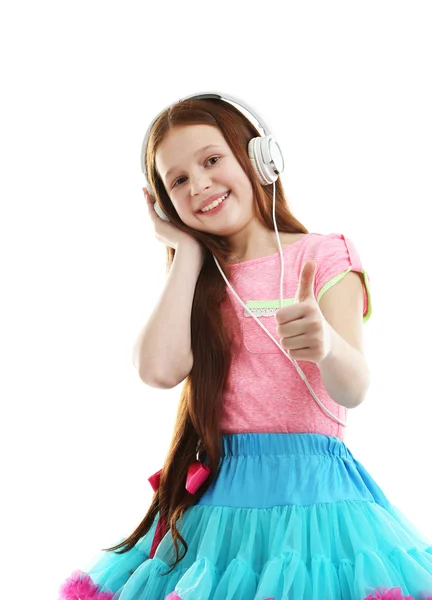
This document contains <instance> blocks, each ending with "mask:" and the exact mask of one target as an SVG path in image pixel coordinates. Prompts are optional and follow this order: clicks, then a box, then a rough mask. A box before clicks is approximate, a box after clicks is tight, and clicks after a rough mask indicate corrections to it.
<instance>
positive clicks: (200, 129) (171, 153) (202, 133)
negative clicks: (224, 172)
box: [155, 125, 228, 181]
mask: <svg viewBox="0 0 432 600" xmlns="http://www.w3.org/2000/svg"><path fill="white" fill-rule="evenodd" d="M209 145H211V146H217V147H221V148H228V145H227V143H226V141H225V138H224V137H223V135H222V132H221V131H220V129H218V128H217V127H213V126H212V125H186V126H176V127H173V129H171V130H170V131H169V132H168V134H167V135H166V136H165V138H164V139H163V141H162V142H161V143H160V144H159V146H158V148H157V150H156V155H155V162H156V169H157V170H158V172H159V174H160V176H161V177H162V179H163V180H164V181H166V179H167V178H168V177H169V175H170V174H174V171H175V170H176V169H181V168H182V166H183V165H184V166H186V164H187V161H188V160H191V159H194V158H199V154H200V152H201V151H202V150H203V149H204V148H205V147H206V146H209ZM215 149H216V148H215ZM208 150H210V148H208Z"/></svg>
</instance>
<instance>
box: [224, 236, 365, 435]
mask: <svg viewBox="0 0 432 600" xmlns="http://www.w3.org/2000/svg"><path fill="white" fill-rule="evenodd" d="M283 255H284V261H285V272H284V284H283V292H284V294H283V297H284V303H285V300H286V301H287V302H286V304H291V303H293V302H294V300H295V294H296V291H297V288H298V282H299V278H300V272H301V269H302V267H303V264H304V263H305V261H306V260H307V259H313V260H315V262H316V265H317V268H316V273H315V282H314V293H315V298H316V299H317V301H319V300H320V299H321V297H322V295H323V294H324V293H325V292H326V291H327V289H329V288H330V287H332V286H333V285H335V284H336V283H337V282H338V281H339V280H340V279H341V278H342V277H344V275H345V274H346V273H348V272H349V271H357V272H359V273H361V274H362V283H363V295H364V311H363V322H364V323H365V322H366V321H367V320H368V319H369V317H370V315H371V312H372V307H371V302H370V292H369V278H368V275H367V273H366V272H365V271H364V270H363V268H362V264H361V261H360V257H359V255H358V253H357V251H356V249H355V247H354V244H353V243H352V242H351V240H349V239H348V238H346V237H344V236H343V235H342V234H340V233H330V234H319V233H308V234H306V235H304V236H303V237H302V238H300V240H298V241H297V242H294V243H293V244H291V245H289V246H287V247H286V248H283ZM280 269H281V260H280V254H279V252H278V251H277V252H276V253H274V254H272V255H270V256H264V257H262V258H257V259H254V260H249V261H246V262H242V263H239V264H235V265H231V267H230V271H229V273H228V281H229V282H230V283H231V285H232V287H233V288H234V290H235V292H236V293H237V294H238V296H239V297H240V298H241V300H242V301H243V302H244V303H245V304H246V306H248V307H249V308H251V309H252V310H253V312H254V314H255V316H257V317H258V318H259V319H260V321H261V323H262V324H263V325H264V326H265V327H266V328H267V329H268V331H269V332H270V333H271V334H272V336H273V337H274V338H275V339H276V340H277V341H279V336H278V335H277V333H276V328H277V323H276V320H275V318H274V313H275V312H276V310H278V309H279V306H280V273H281V271H280ZM226 287H227V295H226V297H225V299H224V301H223V302H222V305H221V308H222V311H223V316H224V319H225V322H226V323H227V324H228V328H229V332H230V336H231V338H232V363H231V368H230V371H229V374H228V377H227V380H226V383H225V387H224V392H223V411H222V421H221V432H222V434H229V433H260V432H267V433H271V432H272V433H279V432H284V433H321V434H324V435H329V436H333V437H339V438H340V439H341V440H343V439H344V432H345V428H344V427H343V426H342V425H341V424H339V423H337V422H336V421H335V420H334V419H332V418H331V417H330V416H329V415H327V414H326V413H325V412H324V411H323V410H322V408H321V407H320V406H319V405H318V403H317V402H316V400H315V399H314V398H313V397H312V394H311V393H310V391H309V389H308V388H307V386H306V384H305V382H304V381H303V380H302V379H301V377H300V375H299V374H298V373H297V371H296V369H295V367H294V365H293V364H292V363H291V361H290V360H289V358H287V356H286V355H284V354H283V353H282V351H281V350H280V348H278V346H276V344H275V343H274V342H273V341H272V340H271V339H270V338H269V336H268V335H267V334H266V333H265V332H264V331H263V330H262V329H261V327H260V326H259V325H258V323H257V322H256V321H255V319H254V318H253V317H252V316H250V315H249V314H248V313H247V311H246V310H245V309H244V307H243V306H242V305H241V304H240V302H239V301H238V300H237V298H236V297H235V296H234V294H233V293H232V292H231V290H230V289H229V287H228V286H226ZM297 363H298V365H299V367H300V368H301V369H302V371H303V372H304V374H305V376H306V377H307V379H308V381H309V385H310V386H311V387H312V389H313V390H314V392H315V394H316V396H317V397H318V398H319V400H320V401H321V403H322V404H323V405H324V406H325V407H326V408H327V410H329V411H330V412H331V413H332V414H333V415H335V416H336V417H337V418H338V419H340V420H342V421H344V422H346V420H347V412H348V411H347V409H346V408H345V407H343V406H341V405H340V404H338V403H337V402H335V401H334V400H333V399H332V398H331V397H330V396H329V395H328V394H327V392H326V389H325V387H324V385H323V382H322V379H321V373H320V371H319V368H318V367H317V365H316V364H315V363H312V362H309V361H302V360H299V361H297Z"/></svg>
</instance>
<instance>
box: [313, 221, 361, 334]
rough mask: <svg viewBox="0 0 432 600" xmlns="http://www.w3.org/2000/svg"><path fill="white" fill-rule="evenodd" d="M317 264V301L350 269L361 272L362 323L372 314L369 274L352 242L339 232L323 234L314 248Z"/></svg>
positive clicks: (315, 288)
mask: <svg viewBox="0 0 432 600" xmlns="http://www.w3.org/2000/svg"><path fill="white" fill-rule="evenodd" d="M314 260H315V262H316V264H317V270H316V273H315V283H314V291H315V297H316V299H317V301H318V302H319V301H320V300H321V297H322V296H323V294H325V292H326V291H327V290H328V289H330V288H331V287H332V286H334V285H335V284H336V283H337V282H338V281H340V280H341V279H342V278H343V277H345V275H346V274H347V273H349V272H350V271H356V272H357V273H360V274H361V276H362V277H361V279H362V284H363V323H366V321H368V319H369V318H370V316H371V314H372V304H371V297H370V282H369V276H368V274H367V273H366V271H365V270H364V269H363V266H362V263H361V260H360V256H359V254H358V252H357V250H356V248H355V246H354V244H353V242H352V241H351V240H350V239H348V238H347V237H345V236H344V235H342V234H341V233H330V234H328V235H324V236H323V239H322V240H320V243H319V244H318V245H317V248H316V255H315V258H314Z"/></svg>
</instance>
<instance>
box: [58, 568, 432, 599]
mask: <svg viewBox="0 0 432 600" xmlns="http://www.w3.org/2000/svg"><path fill="white" fill-rule="evenodd" d="M59 593H60V596H59V598H58V600H112V599H113V597H114V592H101V591H99V586H98V585H97V584H96V583H94V582H93V580H92V578H91V577H90V575H88V574H87V573H84V572H83V571H80V570H77V571H74V572H73V573H72V575H71V576H70V577H69V578H68V579H67V580H66V581H65V582H64V583H63V585H62V586H61V588H60V591H59ZM165 600H182V599H181V597H180V596H179V595H178V594H177V593H176V592H171V593H170V594H168V596H166V598H165ZM264 600H274V598H273V597H271V598H265V599H264ZM363 600H415V598H414V597H413V596H404V595H403V594H402V590H401V588H392V589H391V590H389V589H387V588H385V587H378V588H375V590H374V593H373V594H369V596H365V598H364V599H363ZM419 600H432V595H427V596H426V595H423V596H422V597H421V598H420V599H419Z"/></svg>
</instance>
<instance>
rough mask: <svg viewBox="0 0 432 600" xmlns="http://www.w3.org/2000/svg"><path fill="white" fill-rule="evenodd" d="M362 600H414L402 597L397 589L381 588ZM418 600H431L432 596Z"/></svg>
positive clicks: (424, 596)
mask: <svg viewBox="0 0 432 600" xmlns="http://www.w3.org/2000/svg"><path fill="white" fill-rule="evenodd" d="M363 600H415V598H414V597H413V596H404V595H403V594H402V590H401V588H399V587H398V588H392V589H391V590H389V589H387V588H385V587H382V586H381V587H378V588H375V590H374V593H373V595H372V594H369V596H366V597H365V598H364V599H363ZM419 600H432V595H427V596H426V595H423V596H422V597H421V598H419Z"/></svg>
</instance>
